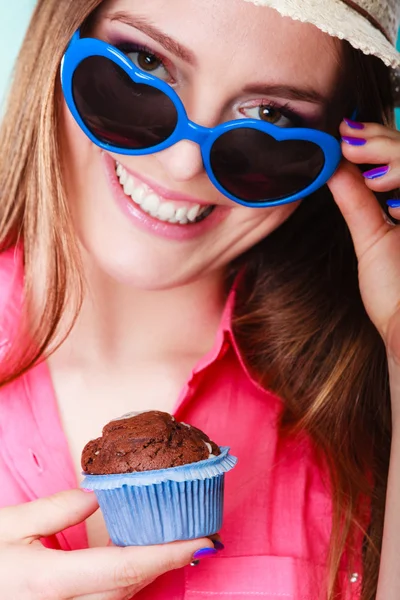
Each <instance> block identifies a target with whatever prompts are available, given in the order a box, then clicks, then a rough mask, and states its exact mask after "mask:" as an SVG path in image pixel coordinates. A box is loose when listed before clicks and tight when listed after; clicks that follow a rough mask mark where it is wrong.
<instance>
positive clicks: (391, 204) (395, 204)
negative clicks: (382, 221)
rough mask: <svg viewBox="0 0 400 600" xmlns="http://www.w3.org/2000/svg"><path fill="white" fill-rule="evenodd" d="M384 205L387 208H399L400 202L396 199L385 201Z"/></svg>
mask: <svg viewBox="0 0 400 600" xmlns="http://www.w3.org/2000/svg"><path fill="white" fill-rule="evenodd" d="M386 204H387V205H388V206H389V208H400V200H399V199H398V198H397V199H395V200H387V201H386Z"/></svg>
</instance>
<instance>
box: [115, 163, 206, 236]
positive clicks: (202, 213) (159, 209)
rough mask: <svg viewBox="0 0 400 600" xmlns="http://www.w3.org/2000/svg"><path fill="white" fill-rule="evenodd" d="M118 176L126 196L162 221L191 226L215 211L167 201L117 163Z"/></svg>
mask: <svg viewBox="0 0 400 600" xmlns="http://www.w3.org/2000/svg"><path fill="white" fill-rule="evenodd" d="M116 174H117V177H118V179H119V182H120V185H121V187H122V189H123V190H124V193H125V194H126V196H128V197H129V198H130V199H132V201H133V202H134V203H135V204H137V205H138V206H140V208H141V209H142V210H143V211H144V212H145V213H147V214H149V215H151V216H152V217H153V218H155V219H158V220H160V221H166V222H168V223H173V224H179V225H190V224H192V223H198V222H200V221H202V220H203V219H205V218H207V217H208V216H209V215H210V214H211V213H212V211H213V210H214V206H213V205H203V206H201V205H200V204H193V203H191V202H186V203H185V202H183V201H179V202H176V201H172V200H167V199H165V198H163V197H162V196H161V195H159V194H157V193H156V192H155V190H154V189H152V188H151V187H149V186H148V185H147V184H145V183H143V181H141V180H140V179H138V178H136V177H134V176H133V175H132V174H130V173H128V171H127V170H126V169H125V167H123V165H121V163H118V162H117V163H116Z"/></svg>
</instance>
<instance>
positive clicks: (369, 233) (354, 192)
mask: <svg viewBox="0 0 400 600" xmlns="http://www.w3.org/2000/svg"><path fill="white" fill-rule="evenodd" d="M328 187H329V189H330V191H331V193H332V196H333V198H334V200H335V202H336V204H337V205H338V207H339V209H340V211H341V213H342V215H343V217H344V219H345V221H346V223H347V225H348V228H349V230H350V233H351V237H352V239H353V242H354V247H355V251H356V253H357V256H358V259H359V260H360V258H361V257H362V255H363V254H364V253H365V252H366V251H367V250H368V249H369V248H370V247H371V246H372V245H373V243H374V242H376V241H377V240H378V238H380V237H383V235H384V234H385V233H387V231H389V230H390V229H391V228H392V226H391V225H390V224H389V222H388V219H387V218H386V217H385V214H384V212H383V210H382V208H381V206H380V205H379V203H378V200H377V199H376V196H375V194H374V193H373V192H372V190H370V189H369V188H368V187H367V186H366V184H365V179H364V177H363V176H362V174H361V173H360V171H359V169H358V168H357V167H356V166H355V165H354V164H352V163H350V162H349V161H347V160H345V159H343V160H342V162H341V164H340V166H339V168H338V170H337V171H336V173H335V174H334V175H333V176H332V177H331V179H330V180H329V181H328Z"/></svg>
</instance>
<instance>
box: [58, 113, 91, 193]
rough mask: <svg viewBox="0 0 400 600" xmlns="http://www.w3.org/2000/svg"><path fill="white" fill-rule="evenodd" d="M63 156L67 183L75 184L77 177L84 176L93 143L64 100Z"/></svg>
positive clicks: (62, 121)
mask: <svg viewBox="0 0 400 600" xmlns="http://www.w3.org/2000/svg"><path fill="white" fill-rule="evenodd" d="M61 140H62V144H61V146H62V158H63V165H64V169H65V171H66V183H67V185H68V186H74V183H75V182H76V179H79V178H82V174H83V173H84V172H85V168H87V167H88V165H89V164H90V157H91V154H93V152H91V150H93V144H92V143H91V141H90V140H89V138H88V137H87V136H86V135H85V134H84V132H83V131H82V130H81V128H80V127H79V125H78V124H77V123H76V121H75V119H74V118H73V116H72V115H71V113H70V111H69V109H68V107H67V105H66V103H65V101H63V107H62V118H61Z"/></svg>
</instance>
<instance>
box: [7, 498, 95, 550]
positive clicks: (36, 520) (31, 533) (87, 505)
mask: <svg viewBox="0 0 400 600" xmlns="http://www.w3.org/2000/svg"><path fill="white" fill-rule="evenodd" d="M98 506H99V505H98V503H97V500H96V496H95V495H94V494H86V493H84V492H82V491H81V490H68V491H66V492H60V493H58V494H54V495H53V496H47V497H46V498H41V499H40V500H33V501H32V502H27V503H26V504H19V505H18V506H10V507H7V508H3V509H1V510H0V541H2V542H16V541H19V540H21V541H25V542H27V543H31V542H33V541H34V540H37V539H39V538H41V537H46V536H49V535H53V534H55V533H58V532H59V531H62V530H63V529H67V528H68V527H71V526H72V525H76V524H77V523H81V522H82V521H84V520H85V519H86V518H87V517H89V516H90V515H91V514H93V513H94V512H95V511H96V510H97V508H98Z"/></svg>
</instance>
